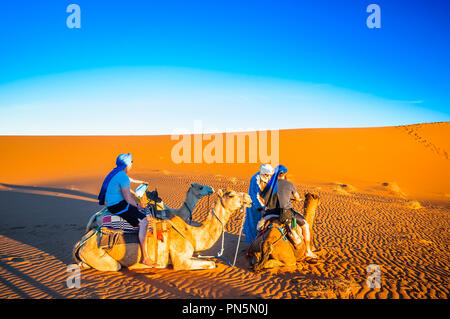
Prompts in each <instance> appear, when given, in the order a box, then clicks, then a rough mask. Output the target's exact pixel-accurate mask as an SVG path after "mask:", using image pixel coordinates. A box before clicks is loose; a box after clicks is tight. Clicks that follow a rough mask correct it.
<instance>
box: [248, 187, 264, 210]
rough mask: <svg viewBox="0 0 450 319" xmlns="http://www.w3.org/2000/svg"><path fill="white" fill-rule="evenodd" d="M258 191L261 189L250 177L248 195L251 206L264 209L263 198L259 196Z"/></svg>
mask: <svg viewBox="0 0 450 319" xmlns="http://www.w3.org/2000/svg"><path fill="white" fill-rule="evenodd" d="M260 192H261V190H260V188H259V185H258V183H257V182H256V180H255V179H252V180H251V181H250V189H249V193H248V194H249V195H250V198H251V199H252V205H253V207H255V208H256V209H257V210H259V211H261V210H263V209H264V200H263V199H262V198H261V196H260V195H261V194H260Z"/></svg>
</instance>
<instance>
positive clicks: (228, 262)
mask: <svg viewBox="0 0 450 319" xmlns="http://www.w3.org/2000/svg"><path fill="white" fill-rule="evenodd" d="M209 197H210V195H208V210H209ZM219 199H220V203H221V204H222V206H223V207H225V205H224V204H223V200H222V197H220V196H219ZM240 210H241V212H242V211H243V212H244V218H243V219H242V226H243V224H244V221H245V206H244V201H242V205H241V207H240ZM211 212H212V215H213V216H214V217H215V218H216V219H217V220H218V221H219V223H220V225H221V226H222V246H221V248H220V250H219V251H218V252H217V256H202V255H200V254H198V255H197V258H217V259H222V260H224V261H225V262H226V263H227V264H228V265H229V266H230V267H234V265H235V264H236V258H237V253H238V250H239V243H240V241H241V235H242V229H243V227H241V231H240V232H239V238H238V242H237V246H236V252H235V254H234V260H233V263H231V262H230V261H229V260H228V259H227V258H225V257H223V256H222V255H223V252H224V250H225V247H224V244H225V225H224V224H223V221H222V220H221V219H220V218H219V216H217V214H216V212H215V210H214V207H213V208H212V209H211Z"/></svg>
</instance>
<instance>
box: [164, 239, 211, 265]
mask: <svg viewBox="0 0 450 319" xmlns="http://www.w3.org/2000/svg"><path fill="white" fill-rule="evenodd" d="M186 244H187V245H189V246H190V247H188V249H185V250H184V251H183V250H179V249H176V247H171V248H170V259H171V260H172V265H173V269H174V270H196V269H213V268H215V267H216V263H215V262H214V261H210V260H203V259H199V258H193V257H192V255H193V254H194V249H193V248H192V244H191V243H186Z"/></svg>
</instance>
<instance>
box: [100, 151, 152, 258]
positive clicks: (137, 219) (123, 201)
mask: <svg viewBox="0 0 450 319" xmlns="http://www.w3.org/2000/svg"><path fill="white" fill-rule="evenodd" d="M116 165H117V167H116V168H114V169H113V170H112V171H111V172H110V173H109V174H108V175H107V176H106V178H105V180H104V181H103V185H102V188H101V190H100V194H99V195H98V200H99V204H100V205H105V204H106V206H107V208H108V211H109V212H111V213H112V214H114V215H118V216H120V217H121V218H123V219H125V220H126V221H127V222H128V223H129V224H130V225H132V226H133V227H137V226H139V242H140V244H141V248H142V252H143V261H142V263H143V264H146V265H149V266H151V265H153V262H152V261H151V259H150V257H149V256H148V252H147V249H146V240H145V236H146V234H147V226H148V222H147V219H146V214H145V213H143V212H142V211H143V210H144V209H145V208H144V207H142V206H141V204H140V202H138V201H136V200H134V199H133V196H132V191H131V189H130V182H133V183H139V184H147V183H146V182H144V181H139V180H135V179H132V178H130V177H128V175H127V173H128V172H129V171H130V170H131V167H132V166H133V159H132V156H131V154H130V153H124V154H120V155H119V156H118V157H117V160H116Z"/></svg>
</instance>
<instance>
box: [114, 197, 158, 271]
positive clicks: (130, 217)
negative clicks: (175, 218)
mask: <svg viewBox="0 0 450 319" xmlns="http://www.w3.org/2000/svg"><path fill="white" fill-rule="evenodd" d="M120 216H121V217H122V218H123V219H125V220H126V221H127V222H128V223H129V224H130V225H132V226H133V227H139V232H138V237H139V243H140V245H141V251H142V263H143V264H145V265H148V266H154V262H153V261H152V259H151V258H150V256H149V253H148V251H147V240H146V236H147V229H148V221H147V216H146V215H145V214H144V213H141V212H140V211H139V210H138V209H137V208H136V207H134V206H131V205H130V206H129V208H128V210H127V211H126V212H124V213H122V214H121V215H120Z"/></svg>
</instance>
